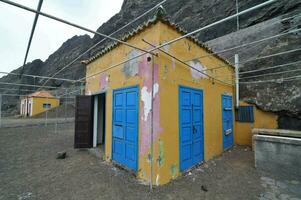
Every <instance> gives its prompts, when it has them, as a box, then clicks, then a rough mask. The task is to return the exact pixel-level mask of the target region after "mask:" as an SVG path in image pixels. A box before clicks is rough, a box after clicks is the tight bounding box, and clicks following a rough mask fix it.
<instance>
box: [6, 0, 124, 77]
mask: <svg viewBox="0 0 301 200" xmlns="http://www.w3.org/2000/svg"><path fill="white" fill-rule="evenodd" d="M12 1H14V2H17V3H20V4H22V5H25V6H28V7H31V8H34V9H36V8H37V5H38V1H39V0H12ZM122 2H123V0H111V1H108V0H44V1H43V5H42V9H41V11H42V12H45V13H48V14H51V15H55V16H57V17H59V18H63V19H65V20H68V21H71V22H74V23H76V24H79V25H82V26H84V27H87V28H90V29H93V30H96V29H97V28H98V27H99V26H100V25H101V24H102V23H104V22H106V21H107V20H108V19H110V18H111V17H112V16H113V15H114V14H116V13H117V12H119V10H120V8H121V5H122ZM34 15H35V14H34V13H31V12H28V11H25V10H22V9H20V8H17V7H13V6H11V5H8V4H5V3H2V2H0V71H5V72H10V71H12V70H13V69H16V68H18V67H20V66H21V65H22V64H23V60H24V56H25V52H26V47H27V43H28V39H29V35H30V31H31V27H32V23H33V19H34ZM83 34H88V33H87V32H85V31H81V30H80V29H77V28H73V27H71V26H68V25H65V24H62V23H60V22H56V21H54V20H52V19H48V18H45V17H43V16H39V19H38V23H37V26H36V29H35V33H34V37H33V40H32V44H31V47H30V51H29V55H28V59H27V62H30V61H32V60H34V59H37V58H39V59H41V60H43V61H45V60H46V59H47V58H48V56H49V55H50V54H51V53H53V52H54V51H55V50H57V49H58V48H59V47H60V46H61V45H62V43H63V42H64V41H66V40H67V39H68V38H71V37H72V36H74V35H83ZM89 35H90V36H91V37H92V36H93V35H92V34H89ZM1 76H2V75H1V74H0V77H1Z"/></svg>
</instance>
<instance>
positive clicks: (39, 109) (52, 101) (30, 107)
mask: <svg viewBox="0 0 301 200" xmlns="http://www.w3.org/2000/svg"><path fill="white" fill-rule="evenodd" d="M59 105H60V100H59V99H57V98H56V97H54V96H53V95H51V94H50V93H49V92H47V91H38V92H35V93H32V94H30V95H28V96H25V97H23V98H22V99H21V104H20V115H21V116H24V117H28V116H29V117H32V116H35V115H37V114H40V113H43V112H45V111H48V110H50V109H53V108H55V107H57V106H59Z"/></svg>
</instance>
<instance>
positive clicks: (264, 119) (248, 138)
mask: <svg viewBox="0 0 301 200" xmlns="http://www.w3.org/2000/svg"><path fill="white" fill-rule="evenodd" d="M240 105H241V106H246V105H250V104H247V103H245V102H243V101H241V102H240ZM253 110H254V122H253V123H248V122H238V121H236V123H235V127H236V134H235V135H234V136H235V137H234V139H235V143H236V144H239V145H248V146H252V129H253V128H271V129H276V128H278V122H277V120H278V116H277V115H276V114H274V113H271V112H265V111H262V110H260V109H258V108H257V107H256V106H253Z"/></svg>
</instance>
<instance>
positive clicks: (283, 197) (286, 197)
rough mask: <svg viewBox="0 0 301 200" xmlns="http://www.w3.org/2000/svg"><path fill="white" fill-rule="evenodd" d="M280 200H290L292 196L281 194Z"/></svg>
mask: <svg viewBox="0 0 301 200" xmlns="http://www.w3.org/2000/svg"><path fill="white" fill-rule="evenodd" d="M279 199H280V200H289V199H290V195H288V194H280V195H279Z"/></svg>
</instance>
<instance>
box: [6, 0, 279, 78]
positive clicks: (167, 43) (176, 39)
mask: <svg viewBox="0 0 301 200" xmlns="http://www.w3.org/2000/svg"><path fill="white" fill-rule="evenodd" d="M0 1H2V0H0ZM276 1H277V0H269V1H266V2H264V3H262V4H258V5H256V6H254V7H251V8H248V9H246V10H244V11H241V12H239V13H237V14H234V15H231V16H229V17H226V18H224V19H221V20H219V21H216V22H214V23H211V24H209V25H206V26H204V27H202V28H199V29H197V30H195V31H192V32H190V33H187V34H185V35H182V36H180V37H178V38H175V39H173V40H170V41H168V42H165V43H163V44H161V45H158V46H157V47H154V48H152V49H150V50H149V51H150V52H153V51H155V50H157V49H159V48H162V47H164V46H166V45H169V44H172V43H174V42H177V41H179V40H182V39H184V38H186V37H189V36H191V35H193V34H195V33H198V32H200V31H203V30H206V29H208V28H211V27H213V26H215V25H218V24H221V23H223V22H225V21H229V20H231V19H233V18H235V17H237V16H240V15H243V14H246V13H249V12H251V11H253V10H256V9H258V8H261V7H264V6H266V5H269V4H271V3H275V2H276ZM146 54H147V53H142V54H139V55H137V56H134V57H132V58H130V59H126V60H123V61H121V62H119V63H117V64H114V65H111V66H110V67H108V68H105V69H103V70H100V71H98V72H96V73H93V74H91V75H89V76H86V77H83V78H80V79H78V81H83V80H85V79H88V78H90V77H93V76H95V75H97V74H100V73H102V72H104V71H107V70H110V69H112V68H114V67H117V66H119V65H122V64H124V63H127V62H129V61H131V60H134V59H136V58H139V57H141V56H143V55H146Z"/></svg>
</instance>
